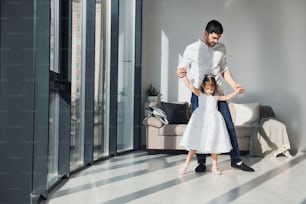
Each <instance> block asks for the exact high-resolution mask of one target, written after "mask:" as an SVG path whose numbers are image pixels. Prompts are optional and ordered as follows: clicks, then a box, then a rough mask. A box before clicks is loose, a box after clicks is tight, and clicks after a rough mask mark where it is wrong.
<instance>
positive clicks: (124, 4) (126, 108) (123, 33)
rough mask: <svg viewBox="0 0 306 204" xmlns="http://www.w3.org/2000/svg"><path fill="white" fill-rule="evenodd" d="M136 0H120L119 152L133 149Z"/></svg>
mask: <svg viewBox="0 0 306 204" xmlns="http://www.w3.org/2000/svg"><path fill="white" fill-rule="evenodd" d="M134 53H135V0H119V39H118V100H117V113H118V114H117V152H122V151H126V150H131V149H133V138H134V128H133V127H134V74H135V73H134V66H135V56H134V55H135V54H134Z"/></svg>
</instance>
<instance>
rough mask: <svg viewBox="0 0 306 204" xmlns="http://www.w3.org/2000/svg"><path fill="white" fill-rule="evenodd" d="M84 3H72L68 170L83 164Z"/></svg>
mask: <svg viewBox="0 0 306 204" xmlns="http://www.w3.org/2000/svg"><path fill="white" fill-rule="evenodd" d="M85 11H86V1H82V0H73V1H72V51H71V127H70V128H71V132H70V134H71V135H70V169H71V170H73V169H76V168H78V167H80V166H82V164H83V162H84V117H85V82H84V81H85V80H84V79H85V57H86V45H85V42H86V32H85V31H86V14H85Z"/></svg>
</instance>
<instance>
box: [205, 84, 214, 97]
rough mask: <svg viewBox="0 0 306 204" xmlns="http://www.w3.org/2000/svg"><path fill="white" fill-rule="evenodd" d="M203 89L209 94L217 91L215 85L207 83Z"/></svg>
mask: <svg viewBox="0 0 306 204" xmlns="http://www.w3.org/2000/svg"><path fill="white" fill-rule="evenodd" d="M203 90H204V92H205V93H206V94H207V95H213V94H214V92H215V86H213V85H210V84H206V85H204V86H203Z"/></svg>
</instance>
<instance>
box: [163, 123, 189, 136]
mask: <svg viewBox="0 0 306 204" xmlns="http://www.w3.org/2000/svg"><path fill="white" fill-rule="evenodd" d="M186 125H187V124H179V125H176V124H168V125H164V126H163V127H161V128H160V129H159V135H160V136H164V135H167V136H181V135H183V134H184V131H185V128H186Z"/></svg>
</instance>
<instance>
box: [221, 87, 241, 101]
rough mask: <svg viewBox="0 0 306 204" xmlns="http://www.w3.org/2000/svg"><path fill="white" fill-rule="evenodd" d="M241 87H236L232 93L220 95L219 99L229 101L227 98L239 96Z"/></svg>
mask: <svg viewBox="0 0 306 204" xmlns="http://www.w3.org/2000/svg"><path fill="white" fill-rule="evenodd" d="M240 89H241V88H236V89H235V91H234V92H232V93H230V94H227V95H225V96H218V100H219V101H227V100H230V99H232V98H234V97H235V96H237V95H238V94H239V93H240V91H241V90H240Z"/></svg>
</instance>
